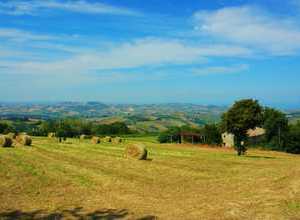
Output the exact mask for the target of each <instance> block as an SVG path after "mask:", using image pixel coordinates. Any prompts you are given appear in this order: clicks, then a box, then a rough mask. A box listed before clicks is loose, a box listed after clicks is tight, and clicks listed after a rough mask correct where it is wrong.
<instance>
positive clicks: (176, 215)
mask: <svg viewBox="0 0 300 220" xmlns="http://www.w3.org/2000/svg"><path fill="white" fill-rule="evenodd" d="M71 141H72V142H73V144H71V145H70V144H65V143H61V144H59V143H55V142H51V141H50V140H49V139H47V138H35V139H34V140H33V146H32V148H0V201H1V202H0V219H1V217H4V216H8V215H10V216H14V215H13V214H15V213H14V212H13V211H15V210H20V211H21V212H19V214H22V215H24V216H31V217H30V218H27V219H31V218H32V216H34V214H32V213H37V214H36V215H42V216H48V215H50V214H53V213H56V214H62V215H63V216H65V219H76V217H74V216H76V215H75V214H76V213H77V214H78V213H79V214H78V215H77V216H94V215H93V214H91V213H94V214H95V213H96V214H97V213H98V214H97V215H103V216H106V218H103V219H109V217H110V219H113V218H112V216H115V218H117V217H118V216H119V217H120V218H124V219H137V218H142V217H145V216H148V217H149V218H148V219H154V218H152V217H151V216H158V218H159V219H191V220H192V219H272V220H273V219H275V220H277V219H278V220H279V219H280V220H281V219H299V216H300V165H299V164H300V157H299V156H295V155H289V154H284V153H276V152H263V151H251V150H250V151H249V152H248V155H247V156H245V157H237V156H236V155H235V152H233V151H230V150H219V149H211V148H197V147H190V146H185V147H180V146H178V145H159V144H157V143H152V142H145V144H146V146H147V148H148V151H149V157H150V158H151V159H152V160H147V161H136V160H127V159H126V158H124V157H123V153H124V148H125V145H123V144H118V145H114V144H105V143H101V144H99V145H93V144H91V143H81V142H80V141H79V140H78V139H77V140H75V139H74V140H71ZM140 141H141V140H139V142H140ZM129 143H135V141H134V139H132V140H130V141H129ZM126 144H127V143H126ZM79 207H82V208H79ZM38 210H43V211H38ZM68 210H69V211H68ZM99 210H100V211H99ZM103 210H104V211H103ZM41 212H42V213H41ZM72 213H73V214H72ZM74 213H75V214H74ZM52 216H53V215H52ZM83 219H84V218H83ZM145 219H146V218H145Z"/></svg>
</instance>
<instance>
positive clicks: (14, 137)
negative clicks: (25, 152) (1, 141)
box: [6, 132, 17, 139]
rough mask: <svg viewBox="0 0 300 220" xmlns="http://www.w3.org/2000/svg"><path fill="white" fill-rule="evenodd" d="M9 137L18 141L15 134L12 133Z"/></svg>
mask: <svg viewBox="0 0 300 220" xmlns="http://www.w3.org/2000/svg"><path fill="white" fill-rule="evenodd" d="M6 136H7V137H10V138H11V139H16V137H17V135H16V134H15V133H13V132H10V133H8V134H7V135H6Z"/></svg>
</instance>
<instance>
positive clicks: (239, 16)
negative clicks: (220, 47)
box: [194, 6, 300, 55]
mask: <svg viewBox="0 0 300 220" xmlns="http://www.w3.org/2000/svg"><path fill="white" fill-rule="evenodd" d="M194 19H195V23H196V30H197V31H198V32H199V33H200V34H202V35H206V36H209V37H212V38H214V39H215V40H219V41H226V42H230V43H235V44H238V45H241V46H245V47H251V48H255V49H257V50H260V51H261V52H265V53H268V54H271V55H292V54H295V53H296V52H298V51H299V50H300V26H299V21H297V20H296V19H293V18H289V17H276V16H274V15H271V14H269V13H268V12H265V11H263V10H261V9H259V8H257V7H251V6H242V7H228V8H223V9H219V10H216V11H199V12H197V13H196V14H195V15H194Z"/></svg>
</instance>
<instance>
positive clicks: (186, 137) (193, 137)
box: [179, 132, 205, 144]
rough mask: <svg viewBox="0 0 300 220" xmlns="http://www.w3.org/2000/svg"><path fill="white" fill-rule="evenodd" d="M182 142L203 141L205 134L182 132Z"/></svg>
mask: <svg viewBox="0 0 300 220" xmlns="http://www.w3.org/2000/svg"><path fill="white" fill-rule="evenodd" d="M179 135H180V143H181V144H184V143H192V144H194V143H203V142H204V141H205V135H203V134H199V133H195V132H180V134H179Z"/></svg>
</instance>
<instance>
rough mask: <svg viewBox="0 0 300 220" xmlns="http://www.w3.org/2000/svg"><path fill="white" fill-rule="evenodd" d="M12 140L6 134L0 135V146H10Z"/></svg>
mask: <svg viewBox="0 0 300 220" xmlns="http://www.w3.org/2000/svg"><path fill="white" fill-rule="evenodd" d="M12 143H13V141H12V139H11V138H10V137H8V136H6V135H0V147H11V145H12Z"/></svg>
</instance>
